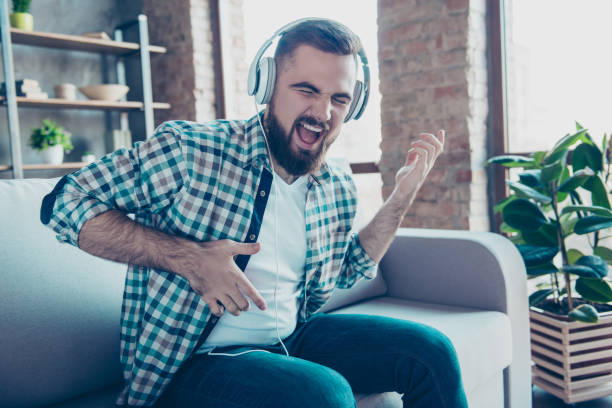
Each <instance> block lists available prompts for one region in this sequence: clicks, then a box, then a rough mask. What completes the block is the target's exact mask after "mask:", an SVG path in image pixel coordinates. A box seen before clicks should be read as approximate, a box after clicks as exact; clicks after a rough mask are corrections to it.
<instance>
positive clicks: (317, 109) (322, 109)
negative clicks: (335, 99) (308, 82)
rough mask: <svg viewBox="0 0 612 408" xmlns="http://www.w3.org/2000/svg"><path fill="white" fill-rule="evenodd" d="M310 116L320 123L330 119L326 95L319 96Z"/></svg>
mask: <svg viewBox="0 0 612 408" xmlns="http://www.w3.org/2000/svg"><path fill="white" fill-rule="evenodd" d="M311 110H312V116H314V117H315V118H316V119H317V120H318V121H320V122H322V123H327V122H328V121H329V120H330V119H331V100H330V98H329V97H327V96H326V95H320V96H319V97H318V98H317V100H316V101H315V102H314V104H313V106H312V109H311Z"/></svg>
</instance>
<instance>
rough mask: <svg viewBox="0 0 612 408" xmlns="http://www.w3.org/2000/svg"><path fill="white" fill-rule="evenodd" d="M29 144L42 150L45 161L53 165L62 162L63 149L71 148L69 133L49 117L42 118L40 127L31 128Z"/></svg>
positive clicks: (68, 149)
mask: <svg viewBox="0 0 612 408" xmlns="http://www.w3.org/2000/svg"><path fill="white" fill-rule="evenodd" d="M29 145H30V147H32V148H34V149H36V150H40V151H41V152H43V158H44V161H45V163H48V164H54V165H59V164H61V163H62V161H63V160H64V150H66V151H67V152H69V151H70V150H71V149H73V146H72V143H71V142H70V133H69V132H66V131H65V130H64V128H63V127H62V126H59V125H58V124H57V123H56V122H55V121H53V120H51V119H44V120H43V125H42V126H41V127H39V128H36V129H32V134H31V135H30V140H29Z"/></svg>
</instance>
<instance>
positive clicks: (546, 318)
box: [486, 123, 612, 403]
mask: <svg viewBox="0 0 612 408" xmlns="http://www.w3.org/2000/svg"><path fill="white" fill-rule="evenodd" d="M576 130H577V131H576V132H575V133H573V134H568V135H566V136H565V137H563V138H561V139H560V140H559V141H558V142H557V143H556V144H555V145H554V146H553V147H552V149H550V150H549V151H539V152H535V153H533V154H531V156H530V157H524V156H512V155H506V156H497V157H493V158H491V159H489V160H488V161H487V162H486V165H489V164H493V163H495V164H500V165H503V166H505V167H509V168H513V169H517V170H519V171H520V172H519V173H518V180H515V181H511V180H508V181H507V184H508V186H509V187H510V190H511V194H510V196H509V197H507V198H506V199H504V200H502V201H501V202H499V203H498V204H497V205H496V207H495V212H501V215H502V219H503V221H504V222H503V224H502V228H501V229H502V231H503V232H504V233H506V234H508V235H509V238H510V239H511V240H512V241H513V242H514V243H515V244H516V245H517V248H518V249H519V252H520V253H521V256H522V257H523V260H524V262H525V266H526V268H527V274H528V277H529V278H530V279H536V280H537V281H539V283H538V284H537V286H535V288H534V289H537V290H534V291H533V293H531V294H530V296H529V303H530V319H531V346H532V358H533V360H534V362H535V367H534V383H535V384H536V385H538V386H540V387H541V388H544V389H546V390H547V391H549V392H551V393H552V394H554V395H557V396H558V397H560V398H562V399H563V400H564V401H565V402H566V403H575V402H579V401H585V400H588V399H593V398H597V397H601V396H604V395H610V394H612V312H610V311H612V305H610V304H609V303H610V302H612V286H611V285H610V280H609V279H608V278H607V275H608V269H609V266H608V265H609V264H611V263H612V250H610V248H609V247H608V246H606V242H605V241H606V240H607V239H609V238H612V235H611V234H608V235H605V234H606V231H607V232H609V231H610V228H611V227H612V209H611V207H610V188H609V187H608V183H609V182H610V181H611V180H610V171H611V165H610V150H611V145H612V141H608V140H607V136H606V135H604V138H603V143H602V144H601V148H600V147H599V146H598V145H597V143H595V141H594V140H593V139H592V137H591V136H590V135H589V133H588V132H587V130H586V129H584V128H583V127H582V126H581V125H580V124H578V123H576ZM571 148H573V151H572V152H571V153H570V149H571ZM579 237H582V241H580V240H576V238H579ZM585 248H586V249H585Z"/></svg>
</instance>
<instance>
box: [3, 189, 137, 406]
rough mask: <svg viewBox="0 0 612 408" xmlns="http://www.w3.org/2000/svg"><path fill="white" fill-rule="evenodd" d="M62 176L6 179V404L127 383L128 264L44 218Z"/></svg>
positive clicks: (48, 400)
mask: <svg viewBox="0 0 612 408" xmlns="http://www.w3.org/2000/svg"><path fill="white" fill-rule="evenodd" d="M57 180H58V179H26V180H1V181H0V276H1V277H2V281H1V282H2V283H1V284H0V355H1V356H2V358H1V362H0V379H1V380H0V406H10V407H31V406H42V405H47V404H51V403H53V402H57V401H62V400H65V399H67V398H70V397H72V396H76V395H79V394H83V393H87V392H89V391H93V390H96V389H100V388H103V387H105V386H108V385H112V384H115V383H118V382H120V381H121V379H122V376H121V368H120V364H119V334H120V315H121V299H122V295H123V285H124V279H125V271H126V266H125V265H121V264H117V263H113V262H109V261H106V260H103V259H100V258H96V257H94V256H91V255H89V254H87V253H85V252H83V251H81V250H79V249H77V248H75V247H73V246H71V245H68V244H60V243H59V242H58V241H57V240H56V239H55V234H54V232H53V231H51V230H50V229H49V228H47V227H46V226H44V225H43V224H42V223H41V222H40V215H39V214H40V204H41V200H42V197H43V196H44V195H45V194H47V193H48V192H49V191H51V189H52V188H53V186H54V185H55V183H56V182H57Z"/></svg>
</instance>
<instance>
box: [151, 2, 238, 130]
mask: <svg viewBox="0 0 612 408" xmlns="http://www.w3.org/2000/svg"><path fill="white" fill-rule="evenodd" d="M220 3H221V8H222V9H221V13H222V19H224V20H226V22H227V23H229V24H226V25H225V26H223V22H222V30H229V33H230V42H229V43H225V42H224V43H223V48H224V49H223V52H225V53H226V55H225V56H224V59H225V61H224V63H225V64H226V65H227V67H226V71H227V70H228V69H229V73H230V76H235V77H237V78H240V79H242V78H243V77H244V78H246V69H247V68H246V67H245V65H246V64H245V63H244V52H245V51H244V40H243V37H244V32H243V31H244V27H243V23H242V0H229V1H228V0H221V1H220ZM210 7H211V5H210V1H209V0H173V1H171V2H170V1H166V0H142V12H143V13H144V14H145V15H147V17H148V19H149V36H150V41H151V43H152V44H156V45H163V46H165V47H167V49H168V52H167V53H166V54H164V55H160V56H155V57H152V58H151V70H152V77H153V95H154V99H155V100H156V101H163V102H169V103H171V104H172V109H170V110H169V111H156V115H155V119H156V120H155V122H156V124H158V123H160V122H162V121H164V120H170V119H185V120H195V121H207V120H213V119H216V118H218V117H219V114H218V112H219V110H218V108H217V103H219V101H217V100H216V97H215V93H216V87H217V84H219V83H220V82H218V81H217V78H216V77H215V65H214V64H215V60H214V57H215V54H214V52H215V49H214V41H213V30H212V22H211V11H210V10H211V9H210ZM222 41H223V39H222ZM225 91H226V95H227V97H226V99H228V98H229V99H230V100H231V99H232V95H234V94H237V95H238V97H240V96H241V95H242V94H244V95H246V84H244V85H242V84H240V83H235V84H232V87H230V89H226V90H225ZM245 105H246V104H245V103H241V106H245Z"/></svg>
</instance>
